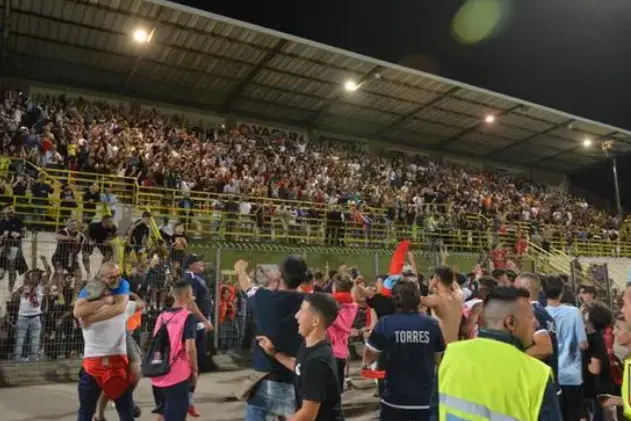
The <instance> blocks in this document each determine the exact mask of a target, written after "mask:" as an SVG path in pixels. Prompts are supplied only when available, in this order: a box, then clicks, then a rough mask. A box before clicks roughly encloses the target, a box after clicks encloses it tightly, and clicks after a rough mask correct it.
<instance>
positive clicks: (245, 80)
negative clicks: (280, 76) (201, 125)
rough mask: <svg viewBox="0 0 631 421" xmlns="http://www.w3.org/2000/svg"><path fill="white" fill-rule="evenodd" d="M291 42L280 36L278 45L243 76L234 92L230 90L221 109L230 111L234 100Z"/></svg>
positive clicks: (226, 111)
mask: <svg viewBox="0 0 631 421" xmlns="http://www.w3.org/2000/svg"><path fill="white" fill-rule="evenodd" d="M288 43H289V41H287V40H286V39H284V38H280V39H278V40H277V41H276V45H274V48H273V49H271V50H269V51H268V52H267V53H266V54H265V56H264V57H263V58H262V59H261V60H260V61H259V62H258V63H257V64H256V66H254V67H252V69H250V71H249V72H248V74H247V75H246V77H244V78H243V80H241V82H239V84H238V85H237V86H236V87H235V88H234V89H233V90H232V92H230V93H229V94H228V95H227V96H226V99H225V100H224V102H223V103H222V104H221V108H220V109H221V110H222V112H224V113H228V112H229V111H230V107H231V106H232V102H233V101H234V100H235V99H236V98H238V97H239V95H241V94H242V93H243V90H244V89H245V88H246V87H247V86H248V85H249V84H250V83H251V82H252V81H253V80H254V78H255V77H256V76H257V75H258V74H259V73H261V71H262V70H263V69H265V68H266V67H267V65H268V64H269V62H270V61H272V59H273V58H274V57H276V56H277V55H278V54H279V53H280V52H281V51H282V50H283V48H285V46H286V45H287V44H288Z"/></svg>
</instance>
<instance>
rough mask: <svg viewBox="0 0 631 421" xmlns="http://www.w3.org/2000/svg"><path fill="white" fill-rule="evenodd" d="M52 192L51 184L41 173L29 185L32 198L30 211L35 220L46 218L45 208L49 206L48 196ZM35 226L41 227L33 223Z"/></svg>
mask: <svg viewBox="0 0 631 421" xmlns="http://www.w3.org/2000/svg"><path fill="white" fill-rule="evenodd" d="M53 192H54V189H53V188H52V186H51V185H50V184H49V183H48V181H47V180H46V175H45V174H44V173H41V174H40V175H39V177H38V178H37V181H36V182H35V183H33V184H32V185H31V194H32V195H33V199H32V201H31V203H32V204H33V207H32V209H31V212H32V214H33V215H35V216H34V220H35V221H44V220H45V219H46V216H45V215H46V213H47V209H48V208H49V205H50V204H49V197H50V195H52V194H53ZM35 227H38V228H40V229H41V228H42V227H41V226H38V225H35Z"/></svg>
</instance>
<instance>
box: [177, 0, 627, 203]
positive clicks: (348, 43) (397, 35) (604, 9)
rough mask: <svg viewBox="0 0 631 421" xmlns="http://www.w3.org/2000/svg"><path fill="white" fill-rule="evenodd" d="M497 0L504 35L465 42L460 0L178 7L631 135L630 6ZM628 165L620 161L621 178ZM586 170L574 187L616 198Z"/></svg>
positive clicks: (599, 0)
mask: <svg viewBox="0 0 631 421" xmlns="http://www.w3.org/2000/svg"><path fill="white" fill-rule="evenodd" d="M499 1H501V2H502V3H503V4H505V5H508V7H507V8H506V9H505V11H506V13H505V15H504V17H503V19H502V25H501V26H500V29H499V30H497V31H496V32H495V33H494V34H493V36H491V37H489V38H487V39H485V40H484V41H482V42H480V43H477V44H475V45H462V44H460V43H458V42H457V41H456V39H455V38H454V36H453V35H452V33H451V29H450V28H451V24H450V23H451V20H452V18H453V16H454V15H455V14H456V12H457V11H458V9H459V8H460V7H461V6H462V5H463V4H464V1H463V0H460V1H458V0H391V1H383V0H336V1H332V0H319V1H312V2H307V1H304V0H294V1H293V2H289V1H272V0H265V1H263V0H258V1H257V0H177V2H179V3H182V4H186V5H189V6H192V7H196V8H199V9H205V10H208V11H210V12H213V13H218V14H221V15H225V16H229V17H232V18H235V19H239V20H244V21H247V22H250V23H254V24H257V25H261V26H264V27H267V28H272V29H275V30H278V31H281V32H285V33H290V34H293V35H297V36H300V37H304V38H307V39H311V40H315V41H318V42H322V43H324V44H328V45H333V46H336V47H340V48H344V49H347V50H351V51H354V52H358V53H361V54H365V55H368V56H372V57H376V58H379V59H382V60H385V61H389V62H393V63H400V62H402V60H405V59H406V58H409V57H412V56H413V57H415V60H414V65H415V67H417V68H418V69H420V70H423V71H427V72H430V73H434V74H438V75H440V76H444V77H447V78H450V79H455V80H458V81H462V82H466V83H469V84H472V85H476V86H480V87H484V88H486V89H490V90H492V91H496V92H501V93H503V94H507V95H510V96H514V97H516V98H521V99H525V100H528V101H532V102H535V103H538V104H541V105H546V106H548V107H552V108H555V109H559V110H562V111H566V112H569V113H572V114H575V115H578V116H582V117H586V118H590V119H593V120H596V121H601V122H604V123H608V124H611V125H614V126H618V127H622V128H631V121H629V119H628V115H629V112H630V111H631V81H630V77H631V55H630V54H629V52H630V51H631V47H630V46H631V42H630V40H631V1H629V0H517V1H514V0H499ZM407 64H409V62H408V63H407ZM627 161H628V162H627ZM629 164H631V160H625V159H624V158H622V159H621V160H620V161H619V171H620V175H619V177H620V180H621V181H623V180H629V179H631V170H630V171H625V170H624V168H631V165H629ZM585 172H587V173H588V174H587V175H588V177H574V180H575V182H577V183H579V182H580V181H585V183H586V184H585V183H583V182H580V184H585V187H586V188H588V189H591V190H594V189H596V190H597V191H598V190H600V191H598V192H599V193H602V194H603V195H607V194H608V192H607V191H606V190H611V191H613V189H610V188H604V189H603V187H602V186H603V185H607V186H610V185H611V184H610V183H611V175H610V173H611V170H610V167H609V166H604V167H603V168H592V169H588V170H586V171H583V173H584V174H585ZM601 176H602V180H601V179H600V177H601ZM587 181H589V183H587ZM605 183H608V184H605ZM622 185H623V186H624V182H622ZM628 202H629V203H628V206H630V207H631V197H629V201H628Z"/></svg>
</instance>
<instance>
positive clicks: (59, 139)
mask: <svg viewBox="0 0 631 421" xmlns="http://www.w3.org/2000/svg"><path fill="white" fill-rule="evenodd" d="M0 114H1V116H2V122H1V126H0V130H2V132H3V139H2V142H1V145H0V146H1V152H2V154H4V155H9V156H11V157H19V158H25V159H27V160H28V161H30V162H32V163H34V164H36V165H38V166H40V167H44V168H63V169H71V170H75V171H84V172H91V173H103V174H117V175H119V176H126V177H134V178H136V179H137V180H138V183H139V184H140V185H141V186H153V187H161V188H170V189H174V190H179V191H180V192H181V195H182V197H183V198H186V197H187V195H188V194H189V193H190V192H191V191H208V192H217V193H226V194H234V195H239V196H240V197H250V198H273V199H285V200H292V201H303V202H314V203H318V204H320V205H328V206H331V205H338V204H347V203H348V202H352V203H354V204H357V205H358V209H360V211H361V212H363V215H362V218H363V219H364V221H367V222H377V221H378V222H382V223H383V224H385V225H386V226H388V225H390V226H392V225H396V224H401V225H407V226H410V225H414V224H416V225H418V226H420V227H423V229H424V230H426V231H429V232H432V231H438V230H441V229H443V230H449V229H453V228H468V229H490V228H492V229H494V230H496V231H500V232H501V231H502V230H506V229H511V228H513V229H514V228H515V227H516V226H518V225H519V226H522V227H526V231H529V232H530V234H531V235H532V234H534V235H539V236H543V237H546V236H552V235H555V236H559V237H563V238H567V239H570V240H571V239H572V238H577V239H591V238H597V239H605V240H607V239H611V240H616V239H618V238H619V237H620V236H621V235H623V236H624V235H626V234H625V230H621V228H620V227H621V226H622V224H620V221H617V220H616V218H614V217H613V216H611V215H608V214H607V213H606V212H604V211H601V210H598V209H596V208H594V207H592V206H590V205H589V204H588V203H587V202H586V201H585V200H583V199H581V198H576V197H572V196H569V195H567V194H565V193H564V192H562V191H561V190H559V189H557V188H550V187H547V186H542V185H538V184H535V183H533V182H530V181H528V180H526V179H524V178H520V177H517V176H515V175H512V174H507V173H500V172H489V171H482V170H476V169H473V168H465V167H463V166H462V165H460V164H454V163H450V162H449V161H443V160H440V161H437V160H434V159H429V158H428V157H426V156H413V157H412V156H408V155H405V154H402V153H399V152H386V153H383V152H382V153H376V152H375V151H371V150H370V149H369V148H368V147H367V146H366V145H365V144H358V143H348V142H342V141H331V140H327V139H323V138H321V139H311V140H307V141H300V140H296V141H292V140H289V139H285V138H281V137H278V138H270V137H260V136H259V137H252V136H248V137H246V136H243V135H242V134H240V133H239V132H238V130H236V129H235V130H232V131H229V130H226V129H224V128H221V127H212V128H211V127H207V126H205V125H204V124H203V123H202V122H199V123H198V124H195V123H192V122H190V121H187V120H185V119H183V118H180V117H177V116H166V115H160V114H158V113H157V112H156V111H155V110H153V109H148V108H130V107H127V106H124V105H119V106H113V105H111V104H108V103H105V102H103V103H98V102H87V101H85V100H82V99H81V98H78V99H71V98H68V97H65V96H59V97H51V96H40V97H37V98H35V97H33V98H30V97H29V96H28V95H27V94H26V93H22V92H15V91H10V92H5V94H4V103H3V104H2V107H1V109H0ZM16 182H17V183H18V184H20V183H24V181H23V180H22V181H18V180H15V179H14V180H12V183H10V182H6V183H4V185H3V187H2V188H3V189H4V190H5V192H7V191H8V190H10V189H11V188H15V187H14V185H15V183H16ZM12 184H13V186H12ZM20 185H21V184H20ZM287 203H291V202H287ZM183 206H193V203H190V202H189V203H187V204H184V205H183ZM301 209H302V210H301V211H300V212H304V206H302V208H301ZM318 209H322V207H320V208H318ZM376 209H379V211H377V210H376ZM277 210H278V209H277ZM293 211H294V212H296V209H293ZM288 212H291V211H288ZM307 213H308V211H307ZM471 215H475V216H476V218H471V217H470V216H471ZM303 216H304V215H303ZM307 216H308V215H307ZM546 227H547V228H546Z"/></svg>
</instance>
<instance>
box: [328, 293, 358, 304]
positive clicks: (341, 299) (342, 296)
mask: <svg viewBox="0 0 631 421" xmlns="http://www.w3.org/2000/svg"><path fill="white" fill-rule="evenodd" d="M331 296H332V297H333V299H334V300H335V301H336V302H337V303H338V304H350V303H352V302H353V296H352V295H351V293H350V292H336V293H334V294H331Z"/></svg>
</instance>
